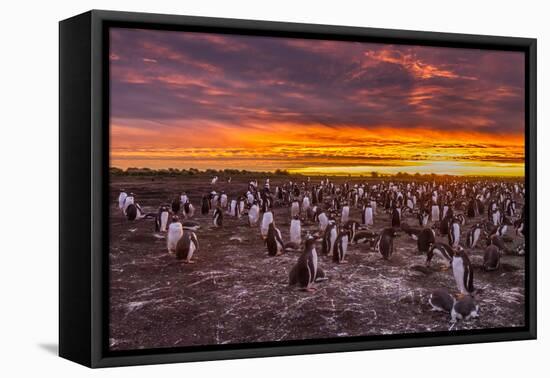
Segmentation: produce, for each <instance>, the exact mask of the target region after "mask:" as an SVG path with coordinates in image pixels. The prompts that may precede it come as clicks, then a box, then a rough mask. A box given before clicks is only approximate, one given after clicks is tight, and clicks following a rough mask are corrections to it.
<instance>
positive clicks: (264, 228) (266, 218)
mask: <svg viewBox="0 0 550 378" xmlns="http://www.w3.org/2000/svg"><path fill="white" fill-rule="evenodd" d="M271 223H273V213H272V212H271V211H266V212H265V213H264V215H263V217H262V224H261V225H260V234H261V235H262V239H265V238H267V232H268V230H269V225H270V224H271Z"/></svg>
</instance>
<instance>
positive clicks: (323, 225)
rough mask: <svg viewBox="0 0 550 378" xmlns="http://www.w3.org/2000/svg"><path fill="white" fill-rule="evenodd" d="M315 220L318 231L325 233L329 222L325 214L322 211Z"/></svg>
mask: <svg viewBox="0 0 550 378" xmlns="http://www.w3.org/2000/svg"><path fill="white" fill-rule="evenodd" d="M317 218H318V219H319V231H321V232H325V230H326V229H327V226H328V222H329V219H328V217H327V214H326V213H325V212H324V211H323V212H322V213H320V214H319V216H318V217H317Z"/></svg>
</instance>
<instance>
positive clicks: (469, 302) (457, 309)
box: [451, 295, 479, 323]
mask: <svg viewBox="0 0 550 378" xmlns="http://www.w3.org/2000/svg"><path fill="white" fill-rule="evenodd" d="M478 317H479V305H477V304H476V303H475V301H474V298H473V297H472V296H470V295H466V296H464V298H462V299H459V300H457V301H456V302H455V303H454V305H453V308H452V310H451V322H453V323H456V322H457V321H458V320H470V319H471V318H478Z"/></svg>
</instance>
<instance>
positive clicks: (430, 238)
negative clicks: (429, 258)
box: [416, 228, 435, 255]
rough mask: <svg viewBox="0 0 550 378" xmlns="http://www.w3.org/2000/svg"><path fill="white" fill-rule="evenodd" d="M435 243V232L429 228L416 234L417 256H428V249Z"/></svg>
mask: <svg viewBox="0 0 550 378" xmlns="http://www.w3.org/2000/svg"><path fill="white" fill-rule="evenodd" d="M434 243H435V231H434V230H432V229H431V228H424V229H422V231H420V233H419V234H418V237H417V240H416V245H417V246H418V253H419V254H424V253H425V254H426V255H427V254H428V252H429V251H430V248H431V247H432V245H433V244H434Z"/></svg>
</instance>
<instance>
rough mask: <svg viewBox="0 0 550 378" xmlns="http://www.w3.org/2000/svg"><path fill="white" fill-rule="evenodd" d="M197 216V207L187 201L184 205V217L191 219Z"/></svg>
mask: <svg viewBox="0 0 550 378" xmlns="http://www.w3.org/2000/svg"><path fill="white" fill-rule="evenodd" d="M194 215H195V207H194V206H193V205H192V204H191V202H189V200H187V202H184V203H183V216H184V218H187V219H190V218H193V216H194Z"/></svg>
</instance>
